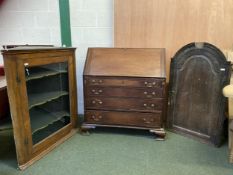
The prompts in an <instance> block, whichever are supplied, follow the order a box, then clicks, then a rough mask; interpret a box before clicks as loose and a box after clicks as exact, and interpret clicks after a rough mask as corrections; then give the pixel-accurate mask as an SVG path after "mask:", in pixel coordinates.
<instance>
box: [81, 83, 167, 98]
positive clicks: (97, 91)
mask: <svg viewBox="0 0 233 175" xmlns="http://www.w3.org/2000/svg"><path fill="white" fill-rule="evenodd" d="M85 95H86V96H100V97H102V96H103V97H104V96H105V97H134V98H163V97H164V89H161V88H153V89H151V88H122V87H109V88H108V87H100V86H88V87H86V88H85Z"/></svg>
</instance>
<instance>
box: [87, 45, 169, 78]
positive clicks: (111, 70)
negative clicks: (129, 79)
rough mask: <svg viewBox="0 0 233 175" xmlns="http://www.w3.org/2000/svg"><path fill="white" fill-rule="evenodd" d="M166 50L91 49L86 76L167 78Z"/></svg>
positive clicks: (88, 55) (89, 50) (88, 54)
mask: <svg viewBox="0 0 233 175" xmlns="http://www.w3.org/2000/svg"><path fill="white" fill-rule="evenodd" d="M164 57H165V49H164V48H161V49H160V48H159V49H158V48H89V49H88V53H87V61H86V64H85V69H84V70H85V71H84V75H94V76H134V77H166V74H165V62H164V59H163V58H164Z"/></svg>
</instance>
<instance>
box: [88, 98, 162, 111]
mask: <svg viewBox="0 0 233 175" xmlns="http://www.w3.org/2000/svg"><path fill="white" fill-rule="evenodd" d="M163 101H164V100H163V99H135V98H102V97H100V98H97V97H89V98H86V99H85V105H86V108H87V109H107V110H129V111H148V112H153V111H162V108H163Z"/></svg>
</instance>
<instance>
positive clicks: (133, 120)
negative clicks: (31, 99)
mask: <svg viewBox="0 0 233 175" xmlns="http://www.w3.org/2000/svg"><path fill="white" fill-rule="evenodd" d="M161 121H162V120H161V113H160V112H158V113H139V112H115V111H95V110H87V111H85V119H84V123H87V124H102V125H123V126H124V125H125V126H136V127H153V128H158V127H161Z"/></svg>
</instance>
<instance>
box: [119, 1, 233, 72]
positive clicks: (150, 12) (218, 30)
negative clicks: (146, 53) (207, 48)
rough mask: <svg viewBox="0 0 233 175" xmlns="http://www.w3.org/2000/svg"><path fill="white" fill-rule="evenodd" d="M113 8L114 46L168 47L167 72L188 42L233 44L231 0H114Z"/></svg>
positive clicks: (227, 45) (220, 45)
mask: <svg viewBox="0 0 233 175" xmlns="http://www.w3.org/2000/svg"><path fill="white" fill-rule="evenodd" d="M114 8H115V9H114V10H115V12H114V13H115V15H114V18H115V19H114V20H115V22H114V23H115V24H114V25H115V26H114V35H115V36H114V37H115V39H114V44H115V47H136V48H143V47H146V48H151V47H152V48H154V47H155V48H166V59H167V61H166V63H167V72H169V65H170V59H171V57H173V56H174V54H175V52H176V51H177V50H178V49H180V48H181V47H182V46H184V45H186V44H188V43H191V42H202V41H205V42H209V43H212V44H214V45H216V46H217V47H219V48H220V49H230V48H232V47H233V35H232V29H233V13H232V12H233V1H232V0H205V1H203V0H115V7H114ZM167 75H169V74H167Z"/></svg>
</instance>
